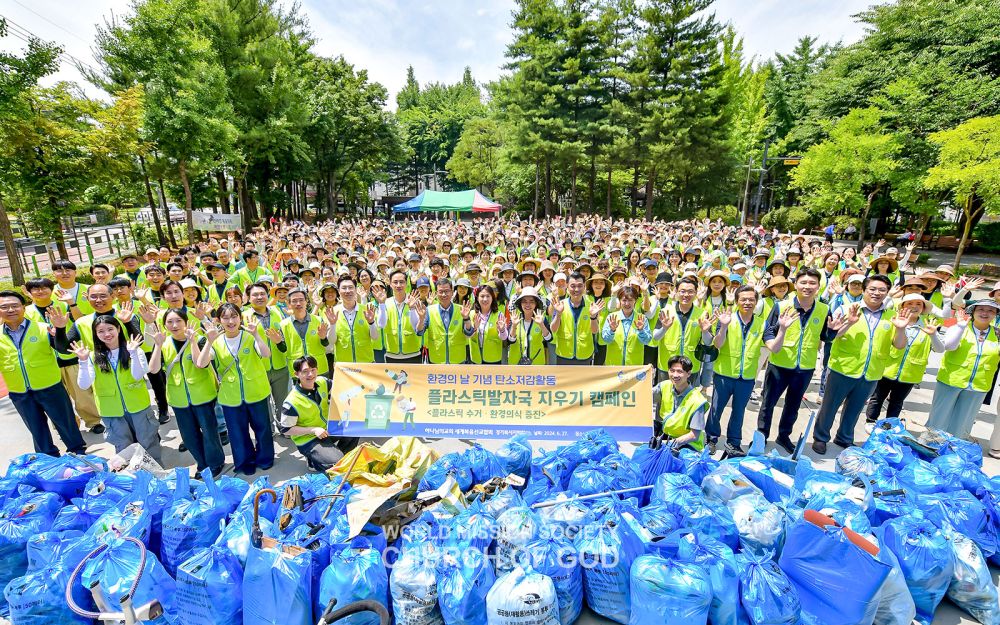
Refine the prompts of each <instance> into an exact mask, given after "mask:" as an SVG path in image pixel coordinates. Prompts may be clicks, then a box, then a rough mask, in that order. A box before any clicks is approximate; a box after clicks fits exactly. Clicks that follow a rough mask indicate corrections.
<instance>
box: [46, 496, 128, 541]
mask: <svg viewBox="0 0 1000 625" xmlns="http://www.w3.org/2000/svg"><path fill="white" fill-rule="evenodd" d="M117 503H118V502H117V501H115V500H114V499H105V498H102V497H75V498H73V500H72V503H70V505H68V506H65V507H64V508H63V509H62V510H60V511H59V514H57V515H56V518H55V520H54V521H53V522H52V529H53V530H80V531H83V532H85V531H87V530H89V529H90V528H91V526H92V525H94V523H96V522H97V520H98V519H99V518H101V515H103V514H104V513H105V512H108V511H109V510H114V509H115V507H116V505H117Z"/></svg>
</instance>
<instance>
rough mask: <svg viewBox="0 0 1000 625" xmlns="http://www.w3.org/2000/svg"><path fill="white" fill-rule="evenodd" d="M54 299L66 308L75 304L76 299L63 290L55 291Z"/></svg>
mask: <svg viewBox="0 0 1000 625" xmlns="http://www.w3.org/2000/svg"><path fill="white" fill-rule="evenodd" d="M56 299H57V300H59V301H60V302H62V303H63V304H66V305H67V306H72V305H74V304H76V298H75V297H73V294H72V293H70V292H69V291H65V290H63V289H56Z"/></svg>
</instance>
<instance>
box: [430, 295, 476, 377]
mask: <svg viewBox="0 0 1000 625" xmlns="http://www.w3.org/2000/svg"><path fill="white" fill-rule="evenodd" d="M451 307H452V312H451V319H450V320H449V321H450V323H449V324H448V328H447V329H445V327H444V319H443V318H442V317H441V305H440V304H433V305H432V306H429V307H428V308H427V324H428V325H427V330H426V332H424V341H425V342H426V344H427V357H428V360H430V361H431V362H432V363H433V364H436V365H444V364H454V365H459V364H462V363H463V362H465V347H466V345H468V344H469V341H468V338H467V337H466V336H465V332H464V331H463V329H462V326H463V325H464V321H463V320H462V314H461V312H460V311H459V308H458V306H456V305H455V304H452V305H451Z"/></svg>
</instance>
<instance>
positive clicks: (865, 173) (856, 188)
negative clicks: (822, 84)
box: [791, 108, 902, 249]
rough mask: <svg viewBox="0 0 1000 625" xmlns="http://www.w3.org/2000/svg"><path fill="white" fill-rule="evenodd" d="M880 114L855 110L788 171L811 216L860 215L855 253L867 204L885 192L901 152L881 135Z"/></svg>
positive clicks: (897, 143)
mask: <svg viewBox="0 0 1000 625" xmlns="http://www.w3.org/2000/svg"><path fill="white" fill-rule="evenodd" d="M882 116H883V112H882V111H880V110H879V109H875V108H866V109H855V110H853V111H851V112H850V113H848V114H847V115H846V116H845V117H844V118H843V119H841V120H840V121H838V122H836V123H835V124H833V125H832V127H830V129H829V137H828V138H827V139H826V140H824V141H821V142H820V143H817V144H816V145H814V146H812V147H811V148H809V149H808V150H807V151H806V153H805V154H804V155H803V156H802V161H801V163H800V164H799V165H798V167H796V168H795V169H794V171H793V172H792V181H791V182H792V186H793V187H794V188H796V189H800V190H802V191H803V192H804V194H803V197H802V200H803V202H804V203H805V205H806V207H807V208H808V209H809V210H810V211H811V212H813V213H819V214H823V215H834V214H838V213H847V214H850V215H860V218H861V219H860V221H861V227H860V228H859V229H858V249H860V248H861V246H862V245H864V241H865V231H866V228H867V226H868V215H869V213H870V212H871V208H872V202H874V200H875V198H876V197H877V196H878V195H879V194H880V193H882V192H883V191H885V190H886V189H887V188H888V187H889V185H890V183H891V181H892V179H893V175H894V174H895V173H896V170H897V169H898V168H899V161H898V159H897V156H898V154H899V152H900V149H901V147H902V145H901V143H900V141H899V139H898V137H896V136H895V135H893V134H891V133H889V132H886V131H885V129H884V127H883V125H882Z"/></svg>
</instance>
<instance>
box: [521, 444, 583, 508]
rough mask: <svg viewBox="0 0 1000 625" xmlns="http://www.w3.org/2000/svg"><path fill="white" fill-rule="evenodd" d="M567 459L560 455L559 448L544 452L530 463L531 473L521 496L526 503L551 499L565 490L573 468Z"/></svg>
mask: <svg viewBox="0 0 1000 625" xmlns="http://www.w3.org/2000/svg"><path fill="white" fill-rule="evenodd" d="M575 468H576V465H573V466H572V468H571V467H570V464H569V461H568V460H566V458H564V457H563V456H562V455H560V450H558V449H557V450H555V451H551V452H547V453H544V454H543V455H542V456H541V457H540V458H536V459H535V460H533V461H532V463H531V475H530V477H528V485H527V486H526V487H525V489H524V492H523V493H522V496H523V497H524V501H525V502H527V503H528V504H536V503H539V502H542V501H548V500H550V499H553V498H554V497H555V496H556V495H557V494H559V493H561V492H565V490H566V487H567V486H568V485H569V479H570V477H571V476H572V475H573V469H575Z"/></svg>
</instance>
